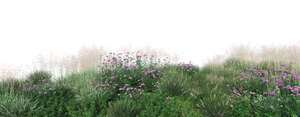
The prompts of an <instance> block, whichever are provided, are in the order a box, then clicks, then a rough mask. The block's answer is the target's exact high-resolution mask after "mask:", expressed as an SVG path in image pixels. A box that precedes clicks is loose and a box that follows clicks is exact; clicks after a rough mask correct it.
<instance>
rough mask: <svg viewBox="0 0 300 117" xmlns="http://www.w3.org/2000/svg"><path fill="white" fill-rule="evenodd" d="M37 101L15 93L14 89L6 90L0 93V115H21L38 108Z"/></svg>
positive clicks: (11, 116)
mask: <svg viewBox="0 0 300 117" xmlns="http://www.w3.org/2000/svg"><path fill="white" fill-rule="evenodd" d="M37 104H38V102H37V101H36V100H34V99H30V98H26V97H24V96H22V95H20V94H16V93H15V92H14V90H10V91H6V92H4V93H1V95H0V117H23V116H26V115H27V114H28V112H29V111H31V112H35V111H37V110H38V109H39V108H38V106H37Z"/></svg>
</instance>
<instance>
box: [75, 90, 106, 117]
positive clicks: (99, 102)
mask: <svg viewBox="0 0 300 117" xmlns="http://www.w3.org/2000/svg"><path fill="white" fill-rule="evenodd" d="M110 97H111V94H110V93H109V92H108V91H105V90H102V89H97V91H93V92H91V93H90V94H87V95H86V97H85V98H84V99H83V100H81V101H80V103H79V105H77V107H78V108H77V110H76V114H75V115H74V116H75V117H76V116H81V117H97V116H104V115H105V113H106V109H107V107H108V103H109V101H108V100H109V99H110Z"/></svg>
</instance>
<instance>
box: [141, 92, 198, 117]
mask: <svg viewBox="0 0 300 117" xmlns="http://www.w3.org/2000/svg"><path fill="white" fill-rule="evenodd" d="M136 101H137V104H139V107H141V113H140V114H139V115H138V116H137V117H182V116H184V117H193V116H199V115H200V114H199V113H197V112H196V111H194V108H193V106H192V104H190V103H188V101H182V100H180V99H176V98H174V97H169V96H168V97H166V96H164V95H161V94H159V93H144V94H142V95H140V96H139V97H138V98H137V99H136Z"/></svg>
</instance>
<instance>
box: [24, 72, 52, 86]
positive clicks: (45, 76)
mask: <svg viewBox="0 0 300 117" xmlns="http://www.w3.org/2000/svg"><path fill="white" fill-rule="evenodd" d="M51 77H52V76H51V74H50V73H49V72H46V71H35V72H33V73H31V74H29V76H28V78H27V80H29V81H31V82H32V83H33V84H35V83H38V82H41V81H43V80H46V81H50V80H51Z"/></svg>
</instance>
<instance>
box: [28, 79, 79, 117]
mask: <svg viewBox="0 0 300 117" xmlns="http://www.w3.org/2000/svg"><path fill="white" fill-rule="evenodd" d="M28 85H29V86H28V88H24V92H25V94H26V96H28V97H30V98H35V99H36V100H37V101H38V106H39V107H40V110H39V111H38V112H31V113H30V116H33V117H40V116H56V117H57V116H60V117H61V116H64V117H67V116H69V111H70V110H72V109H73V108H75V107H74V104H76V103H75V100H74V98H75V93H74V92H73V91H72V90H71V89H70V88H67V87H64V86H55V85H54V84H50V83H49V82H41V83H40V84H33V85H32V84H30V83H29V84H28Z"/></svg>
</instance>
